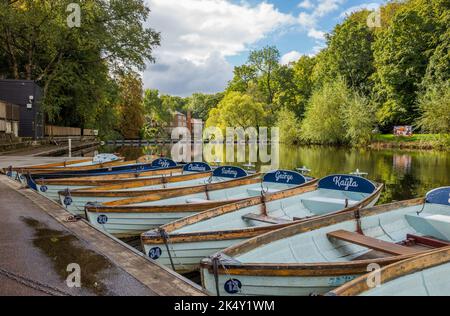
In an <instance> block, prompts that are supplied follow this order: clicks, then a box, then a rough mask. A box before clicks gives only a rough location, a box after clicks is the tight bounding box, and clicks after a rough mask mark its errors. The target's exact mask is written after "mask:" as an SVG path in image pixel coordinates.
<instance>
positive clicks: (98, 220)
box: [86, 166, 307, 237]
mask: <svg viewBox="0 0 450 316" xmlns="http://www.w3.org/2000/svg"><path fill="white" fill-rule="evenodd" d="M214 173H215V175H216V176H217V177H222V178H229V179H230V180H229V181H225V182H219V183H211V184H206V185H198V186H192V187H180V188H168V189H162V190H159V191H155V192H154V193H153V194H150V195H145V196H142V197H136V198H132V199H125V200H118V201H113V202H108V203H104V204H103V205H88V206H86V217H87V218H88V219H89V221H90V222H91V223H92V224H93V225H95V226H97V227H98V228H99V229H103V230H105V231H107V232H109V233H111V234H113V235H116V236H119V237H122V236H139V235H140V234H141V233H143V232H145V231H148V230H150V229H153V228H156V227H159V226H161V225H164V224H167V223H169V222H172V221H174V220H177V219H180V218H183V217H187V216H190V215H194V214H197V213H200V212H202V211H206V210H208V209H211V208H214V207H219V206H223V205H226V204H233V203H236V202H238V201H242V200H245V199H247V198H251V197H258V196H261V193H262V192H263V191H266V192H270V193H275V192H279V191H284V190H288V189H292V188H295V187H298V186H302V185H305V184H307V179H306V178H305V177H303V176H301V175H300V174H297V173H294V172H290V171H286V172H284V174H286V175H287V174H290V175H293V177H292V178H280V179H278V181H275V179H272V178H269V177H267V178H266V179H263V178H262V177H261V174H255V175H250V176H247V173H246V172H245V171H244V170H242V169H241V168H237V167H229V166H225V167H219V168H217V169H216V170H214ZM294 175H295V177H294ZM265 180H266V181H265Z"/></svg>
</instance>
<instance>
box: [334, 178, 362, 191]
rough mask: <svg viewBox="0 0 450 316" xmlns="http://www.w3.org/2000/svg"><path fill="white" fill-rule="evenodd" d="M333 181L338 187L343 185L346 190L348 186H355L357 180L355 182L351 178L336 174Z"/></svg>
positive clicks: (356, 185)
mask: <svg viewBox="0 0 450 316" xmlns="http://www.w3.org/2000/svg"><path fill="white" fill-rule="evenodd" d="M333 182H334V183H335V184H336V185H337V186H338V187H339V188H341V187H344V188H345V190H346V191H347V190H348V189H349V188H357V187H358V182H356V181H355V180H354V179H353V178H344V179H342V177H341V176H336V177H334V178H333Z"/></svg>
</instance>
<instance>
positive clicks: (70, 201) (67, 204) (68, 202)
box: [64, 196, 73, 206]
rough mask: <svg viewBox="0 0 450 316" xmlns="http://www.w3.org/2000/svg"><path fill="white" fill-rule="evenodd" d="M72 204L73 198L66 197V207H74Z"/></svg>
mask: <svg viewBox="0 0 450 316" xmlns="http://www.w3.org/2000/svg"><path fill="white" fill-rule="evenodd" d="M72 203H73V200H72V198H71V197H70V196H66V197H65V198H64V205H65V206H69V205H72Z"/></svg>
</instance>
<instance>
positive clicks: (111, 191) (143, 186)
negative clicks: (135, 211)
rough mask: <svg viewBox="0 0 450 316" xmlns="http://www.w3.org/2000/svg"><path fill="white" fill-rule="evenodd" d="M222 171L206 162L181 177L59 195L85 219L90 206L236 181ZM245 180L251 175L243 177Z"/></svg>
mask: <svg viewBox="0 0 450 316" xmlns="http://www.w3.org/2000/svg"><path fill="white" fill-rule="evenodd" d="M221 171H222V169H216V170H215V171H214V172H213V171H212V169H211V167H210V166H209V165H208V164H206V163H203V162H193V163H189V164H186V165H185V166H184V167H183V169H182V173H181V174H180V175H176V176H170V177H165V176H163V177H157V178H148V179H141V180H130V181H121V182H120V183H116V184H112V185H108V186H99V187H94V188H90V189H78V190H70V189H69V190H65V191H60V192H59V199H60V202H61V204H62V205H64V206H65V208H66V209H67V210H68V211H69V212H70V213H72V214H75V215H84V214H85V212H84V207H85V206H86V205H87V204H102V203H108V202H112V201H119V200H125V199H130V198H133V197H139V196H146V195H151V194H156V193H159V192H161V191H162V192H164V189H167V188H180V187H191V186H198V185H206V184H211V183H219V182H224V181H230V180H232V179H235V178H229V177H223V174H222V172H221ZM241 176H242V177H240V178H243V177H247V174H246V173H245V174H244V173H242V174H241Z"/></svg>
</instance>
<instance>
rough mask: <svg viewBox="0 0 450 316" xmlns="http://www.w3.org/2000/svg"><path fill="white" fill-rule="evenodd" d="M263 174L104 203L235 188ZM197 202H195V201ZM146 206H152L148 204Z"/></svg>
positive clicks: (151, 199)
mask: <svg viewBox="0 0 450 316" xmlns="http://www.w3.org/2000/svg"><path fill="white" fill-rule="evenodd" d="M261 179H262V178H261V174H260V173H256V174H253V175H248V176H245V177H242V178H239V179H233V180H230V181H223V182H217V183H211V184H200V185H194V186H185V187H174V188H166V189H156V190H155V191H152V193H151V194H145V195H143V196H138V197H134V198H130V199H123V200H115V201H111V202H106V203H103V204H102V205H103V206H127V205H130V204H137V203H145V202H154V201H160V200H165V199H169V198H175V197H182V196H186V195H191V194H196V193H205V192H210V191H217V190H222V189H227V188H234V187H239V186H243V185H250V184H256V183H260V182H261ZM244 199H246V198H242V199H234V200H238V201H240V200H244ZM193 204H195V203H193ZM146 207H152V206H146Z"/></svg>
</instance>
